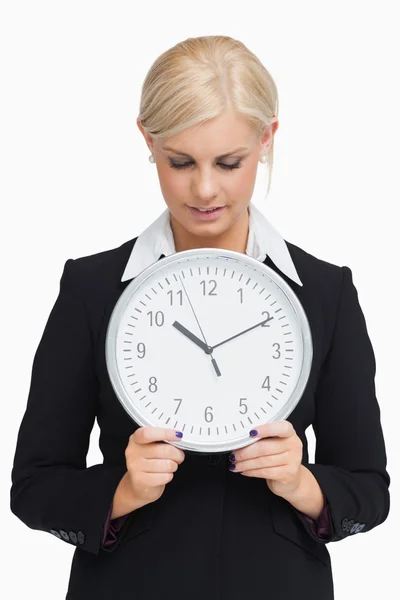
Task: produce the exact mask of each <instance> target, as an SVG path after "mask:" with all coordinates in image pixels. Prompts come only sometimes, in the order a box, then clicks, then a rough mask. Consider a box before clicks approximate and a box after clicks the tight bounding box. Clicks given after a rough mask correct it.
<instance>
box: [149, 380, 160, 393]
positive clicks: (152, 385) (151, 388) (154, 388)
mask: <svg viewBox="0 0 400 600" xmlns="http://www.w3.org/2000/svg"><path fill="white" fill-rule="evenodd" d="M152 379H154V381H152ZM156 381H157V377H150V378H149V384H150V385H149V392H153V393H154V392H156V391H157V390H158V387H157V384H156Z"/></svg>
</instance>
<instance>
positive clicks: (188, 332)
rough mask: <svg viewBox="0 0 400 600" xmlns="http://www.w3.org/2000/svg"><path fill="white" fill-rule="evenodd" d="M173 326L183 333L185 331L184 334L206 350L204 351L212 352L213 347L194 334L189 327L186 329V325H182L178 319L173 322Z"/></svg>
mask: <svg viewBox="0 0 400 600" xmlns="http://www.w3.org/2000/svg"><path fill="white" fill-rule="evenodd" d="M172 326H173V327H175V328H176V329H178V331H180V332H181V333H183V335H185V336H186V337H187V338H189V340H192V342H194V343H195V344H196V345H197V346H199V348H201V349H202V350H204V352H205V353H206V354H211V352H212V349H211V348H210V346H207V344H205V343H204V342H203V341H202V340H200V339H199V338H198V337H197V336H196V335H194V333H192V332H191V331H189V329H186V327H184V326H183V325H181V324H180V323H179V322H178V321H174V322H173V323H172Z"/></svg>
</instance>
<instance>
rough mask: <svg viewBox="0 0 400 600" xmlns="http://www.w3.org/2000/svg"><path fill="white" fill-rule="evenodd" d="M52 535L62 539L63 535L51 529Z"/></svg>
mask: <svg viewBox="0 0 400 600" xmlns="http://www.w3.org/2000/svg"><path fill="white" fill-rule="evenodd" d="M50 533H51V534H52V535H55V536H56V537H58V538H60V539H61V535H60V534H59V533H58V531H57V530H56V529H50Z"/></svg>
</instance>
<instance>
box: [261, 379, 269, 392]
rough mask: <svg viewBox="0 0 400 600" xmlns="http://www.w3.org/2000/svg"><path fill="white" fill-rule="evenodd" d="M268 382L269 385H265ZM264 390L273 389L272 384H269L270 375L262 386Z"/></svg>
mask: <svg viewBox="0 0 400 600" xmlns="http://www.w3.org/2000/svg"><path fill="white" fill-rule="evenodd" d="M266 381H267V382H268V383H267V385H265V382H266ZM261 387H262V388H266V389H267V390H268V391H269V390H270V389H271V384H270V382H269V375H267V376H266V378H265V379H264V383H263V384H262V386H261Z"/></svg>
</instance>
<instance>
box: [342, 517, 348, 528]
mask: <svg viewBox="0 0 400 600" xmlns="http://www.w3.org/2000/svg"><path fill="white" fill-rule="evenodd" d="M348 522H349V521H348V519H343V521H342V529H343V531H347V523H348Z"/></svg>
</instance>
